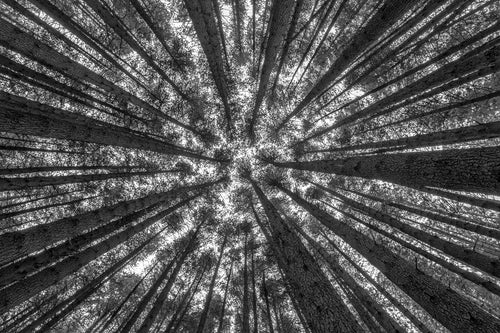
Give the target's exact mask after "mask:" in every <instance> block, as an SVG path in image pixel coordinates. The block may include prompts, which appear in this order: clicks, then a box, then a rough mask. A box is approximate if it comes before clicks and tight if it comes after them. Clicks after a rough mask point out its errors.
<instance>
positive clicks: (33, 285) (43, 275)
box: [0, 200, 189, 311]
mask: <svg viewBox="0 0 500 333" xmlns="http://www.w3.org/2000/svg"><path fill="white" fill-rule="evenodd" d="M188 202H189V200H187V201H183V202H181V203H180V204H177V205H174V206H172V207H171V208H168V209H166V210H164V211H162V212H160V213H158V214H156V215H155V216H153V217H151V218H148V219H146V220H144V221H142V222H140V223H138V224H136V225H134V226H131V227H129V228H127V229H125V230H123V231H120V232H118V233H117V234H115V235H113V236H111V237H109V238H106V239H104V240H102V241H100V242H99V243H97V244H95V245H93V246H90V247H88V248H86V249H85V250H82V251H81V252H79V253H77V254H75V255H71V256H69V257H66V258H65V259H63V260H62V261H59V262H58V263H56V264H55V265H53V266H50V267H47V268H45V269H43V270H41V271H39V272H37V273H35V274H33V275H31V276H29V277H27V278H25V279H24V280H22V281H19V282H17V283H14V284H13V285H10V286H9V287H7V288H5V289H3V290H1V291H0V300H1V301H0V311H5V310H7V309H10V308H12V307H14V306H16V305H18V304H21V303H22V302H24V301H26V300H27V299H29V298H30V297H32V296H34V295H36V294H38V293H40V292H41V291H43V290H45V289H46V288H48V287H49V286H51V285H53V284H54V283H57V282H59V281H60V280H62V279H63V278H64V277H66V276H68V275H69V274H71V273H74V272H76V271H78V270H79V269H80V268H81V267H83V266H85V265H87V264H88V263H89V262H91V261H93V260H94V259H96V258H98V257H100V256H101V255H103V254H105V253H107V252H108V251H110V250H112V249H113V248H115V247H116V246H118V245H120V244H121V243H123V242H125V241H127V240H129V239H130V238H132V237H133V236H135V235H136V234H137V233H139V232H141V231H144V230H145V229H146V228H147V227H149V226H151V225H153V224H154V223H156V222H157V221H158V220H159V219H161V218H163V217H165V216H167V215H169V214H170V213H172V212H174V211H175V210H177V209H178V208H180V207H181V206H183V205H185V204H187V203H188Z"/></svg>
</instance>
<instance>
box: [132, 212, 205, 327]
mask: <svg viewBox="0 0 500 333" xmlns="http://www.w3.org/2000/svg"><path fill="white" fill-rule="evenodd" d="M202 225H203V222H202V223H200V224H199V225H198V227H197V228H196V230H195V231H194V233H193V235H192V236H191V239H190V241H189V244H188V245H187V246H186V248H185V249H184V251H183V252H182V254H181V255H180V257H179V258H175V260H177V263H176V264H175V267H174V269H173V271H172V273H171V274H170V276H169V278H168V280H167V283H166V284H165V286H164V287H163V289H162V290H161V292H160V293H159V294H158V296H157V297H156V300H155V302H154V303H153V307H152V308H151V310H150V311H149V313H148V315H147V316H146V318H145V319H144V322H143V324H142V326H141V327H140V328H139V330H138V331H137V332H138V333H147V332H149V331H150V329H151V326H152V325H153V323H154V322H155V320H156V318H157V317H158V315H159V313H160V310H161V308H162V306H163V304H164V303H165V301H166V300H167V297H168V294H169V292H170V289H172V286H173V285H174V282H175V280H176V279H177V275H178V274H179V272H180V270H181V268H182V266H183V265H184V262H185V261H186V258H187V256H188V255H189V254H190V253H191V252H192V251H193V250H194V249H195V247H196V244H195V240H196V238H197V236H198V232H199V231H200V228H201V226H202Z"/></svg>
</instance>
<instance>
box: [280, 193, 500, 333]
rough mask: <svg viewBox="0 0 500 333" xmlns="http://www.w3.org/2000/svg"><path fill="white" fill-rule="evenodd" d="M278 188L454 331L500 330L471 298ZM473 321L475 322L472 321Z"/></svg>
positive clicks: (304, 201)
mask: <svg viewBox="0 0 500 333" xmlns="http://www.w3.org/2000/svg"><path fill="white" fill-rule="evenodd" d="M278 188H279V189H280V190H281V191H283V192H284V193H286V194H287V195H288V196H289V197H290V198H292V199H293V200H294V201H295V202H297V204H299V205H300V206H301V207H303V208H304V209H305V210H306V211H307V212H308V213H309V214H311V215H312V216H314V217H315V218H316V219H317V220H318V221H319V222H320V223H322V224H323V225H324V226H326V227H327V228H328V229H330V230H331V231H333V232H334V233H335V234H336V235H338V236H339V237H341V238H342V239H343V240H344V241H345V242H346V243H347V244H349V245H350V246H351V247H352V248H354V249H355V250H356V251H358V252H359V253H360V254H361V255H362V256H364V258H365V259H366V260H368V261H369V262H370V263H371V264H372V265H373V266H375V267H376V268H377V269H378V270H380V272H381V273H382V274H384V275H385V276H386V277H387V278H388V279H389V280H391V281H392V282H393V283H394V284H395V285H396V286H398V287H399V288H400V289H401V290H402V291H404V292H405V293H406V294H407V295H408V296H410V297H411V298H412V299H413V300H415V302H417V303H418V304H420V306H421V307H422V308H424V309H425V310H426V311H427V312H429V313H430V314H432V316H433V317H434V318H435V319H436V320H437V321H438V322H440V323H441V324H442V325H444V326H445V327H446V328H448V329H450V330H451V331H452V332H471V333H472V332H477V331H480V332H496V331H498V329H499V328H500V321H498V320H497V319H495V318H494V317H493V316H491V315H490V314H489V313H487V312H485V311H484V310H483V309H481V308H480V307H478V306H476V305H475V304H473V303H471V302H470V300H469V299H466V298H464V297H463V296H461V295H459V294H457V293H456V292H455V291H453V290H452V289H450V288H448V286H445V285H443V284H441V283H440V282H438V281H437V280H435V279H434V278H432V277H430V276H427V275H425V274H424V273H423V272H422V271H420V270H418V269H417V268H416V267H415V266H414V265H412V264H410V263H408V262H407V261H406V260H404V259H402V258H400V257H398V256H396V255H395V254H393V253H392V252H391V251H390V250H389V249H387V248H386V247H384V246H382V245H379V244H377V243H376V242H374V241H373V240H372V239H371V238H370V237H368V236H366V235H364V234H362V233H360V232H358V231H357V230H355V229H353V228H352V227H350V226H348V225H346V224H344V223H342V222H340V221H339V220H337V219H336V218H334V217H333V216H331V215H330V214H328V213H326V212H325V211H323V210H321V209H320V208H318V207H317V206H315V205H313V204H311V203H309V202H307V201H306V200H304V199H302V198H301V197H300V196H299V195H297V194H296V193H294V192H292V191H290V190H288V189H286V188H285V187H283V186H279V187H278ZM471 318H473V319H472V320H471Z"/></svg>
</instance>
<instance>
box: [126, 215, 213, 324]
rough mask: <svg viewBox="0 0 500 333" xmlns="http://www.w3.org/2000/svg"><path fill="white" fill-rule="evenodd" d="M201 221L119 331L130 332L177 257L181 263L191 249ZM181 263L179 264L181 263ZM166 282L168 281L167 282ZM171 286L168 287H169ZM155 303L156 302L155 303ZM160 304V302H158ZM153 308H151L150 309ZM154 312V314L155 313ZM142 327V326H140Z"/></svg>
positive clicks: (176, 260)
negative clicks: (184, 245)
mask: <svg viewBox="0 0 500 333" xmlns="http://www.w3.org/2000/svg"><path fill="white" fill-rule="evenodd" d="M202 224H203V223H200V224H199V225H198V227H197V228H196V230H195V231H194V232H193V233H192V235H191V236H190V237H189V242H188V244H187V245H186V247H185V248H184V250H183V251H182V252H181V251H180V250H178V251H177V252H176V253H175V254H174V255H173V257H172V259H171V260H170V262H169V263H168V264H167V265H166V266H165V268H164V269H163V271H162V272H161V274H160V276H159V277H158V278H157V279H156V280H155V281H154V283H153V284H152V285H151V286H150V287H149V289H148V291H147V292H146V294H145V295H144V296H143V297H142V298H141V300H140V301H139V304H137V306H136V307H135V310H134V312H132V314H131V316H130V317H129V318H127V321H126V322H125V324H124V325H123V326H122V327H121V329H120V333H128V332H130V330H131V329H132V328H133V326H134V325H135V323H136V321H137V320H138V319H139V317H140V316H141V314H142V313H143V312H144V310H145V308H146V306H147V305H148V303H149V301H150V300H151V299H152V298H153V297H154V295H155V294H156V292H157V291H158V289H159V288H160V285H161V284H162V283H163V282H164V281H165V279H166V278H167V276H168V274H169V273H170V271H171V270H172V268H173V267H174V265H175V264H176V263H177V262H178V261H179V259H182V263H183V260H185V257H186V256H187V255H188V254H189V252H190V251H191V250H192V247H193V245H194V242H195V240H196V237H197V235H198V231H199V230H200V227H201V226H202ZM182 263H181V265H182ZM177 267H178V269H180V268H181V266H179V265H177ZM174 273H175V272H172V273H171V276H172V275H174ZM174 280H175V276H174ZM173 282H174V281H171V283H172V284H173ZM167 284H168V282H167ZM170 288H171V286H170V287H169V288H168V289H170ZM167 292H168V291H167ZM163 296H166V295H163ZM155 305H156V304H155ZM160 305H161V304H160ZM153 308H154V305H153ZM152 310H153V309H152ZM157 311H159V309H155V310H154V312H153V316H154V317H156V315H157V314H158V313H157ZM155 312H156V314H155ZM150 319H153V320H154V318H150ZM146 320H147V321H148V317H146ZM152 323H153V322H152V321H151V322H150V323H149V324H147V325H151V324H152ZM140 329H142V326H141V328H140Z"/></svg>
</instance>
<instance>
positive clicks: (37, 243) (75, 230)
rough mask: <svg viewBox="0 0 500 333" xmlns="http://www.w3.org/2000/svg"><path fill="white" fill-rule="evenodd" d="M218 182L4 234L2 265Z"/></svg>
mask: <svg viewBox="0 0 500 333" xmlns="http://www.w3.org/2000/svg"><path fill="white" fill-rule="evenodd" d="M213 184H215V183H214V182H209V183H204V184H199V185H192V186H186V187H184V188H179V189H174V190H170V191H167V192H163V193H158V194H150V195H148V196H146V197H143V198H139V199H132V200H127V201H122V202H119V203H117V204H114V205H111V206H105V207H102V208H99V209H96V210H93V211H90V212H87V213H83V214H80V215H76V216H71V217H66V218H62V219H60V220H57V221H54V222H49V223H45V224H39V225H36V226H34V227H30V228H27V229H24V230H21V231H12V232H8V233H4V234H2V235H0V253H1V255H0V263H8V262H10V261H12V260H15V259H17V258H20V257H22V256H24V255H27V254H30V253H32V252H35V251H38V250H40V249H42V248H44V247H47V246H50V245H52V244H54V243H55V242H57V241H60V240H63V239H67V238H71V237H73V236H76V235H78V234H80V233H81V232H83V231H85V230H89V229H91V228H94V227H98V226H101V225H102V224H103V223H105V222H108V221H110V220H112V219H114V218H116V217H120V216H125V215H127V214H130V213H132V212H134V211H139V210H141V209H144V208H146V207H149V206H151V205H154V204H156V203H159V202H165V201H167V202H169V201H172V200H175V199H176V198H178V197H179V195H182V194H185V193H189V191H193V190H194V191H196V190H203V189H204V188H206V187H209V186H211V185H213Z"/></svg>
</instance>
